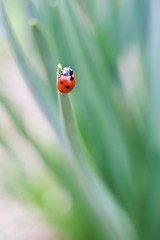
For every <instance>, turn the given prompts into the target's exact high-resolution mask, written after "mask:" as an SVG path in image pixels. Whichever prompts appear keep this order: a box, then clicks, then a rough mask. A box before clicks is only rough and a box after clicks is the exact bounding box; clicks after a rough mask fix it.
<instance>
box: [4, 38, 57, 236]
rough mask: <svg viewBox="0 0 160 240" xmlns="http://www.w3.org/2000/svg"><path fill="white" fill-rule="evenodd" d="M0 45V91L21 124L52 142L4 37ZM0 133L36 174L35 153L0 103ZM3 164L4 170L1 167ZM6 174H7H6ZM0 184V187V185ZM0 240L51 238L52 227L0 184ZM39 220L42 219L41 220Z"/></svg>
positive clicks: (39, 164)
mask: <svg viewBox="0 0 160 240" xmlns="http://www.w3.org/2000/svg"><path fill="white" fill-rule="evenodd" d="M0 41H1V44H0V91H1V92H2V93H3V94H5V95H6V96H7V98H9V99H10V100H11V102H12V104H13V106H14V107H15V110H16V112H17V113H18V114H19V115H20V117H21V118H22V120H23V123H24V125H25V127H26V128H27V129H28V130H29V131H30V132H32V133H33V134H34V136H36V138H37V139H42V141H45V139H46V141H48V142H53V141H55V136H54V132H53V130H52V129H51V128H50V126H49V124H48V122H47V121H46V119H45V118H44V116H43V115H42V114H41V111H40V110H39V108H38V106H37V104H36V102H35V100H34V99H33V97H32V95H31V93H30V91H29V90H28V88H27V86H26V84H25V82H24V80H23V77H22V75H21V73H20V72H19V70H18V67H17V65H16V63H15V60H14V58H13V56H12V54H11V52H10V50H9V47H8V45H7V43H6V41H5V39H4V38H3V39H1V40H0ZM0 129H1V130H0V133H1V134H2V135H4V136H5V138H6V139H7V141H8V142H9V143H10V144H11V146H12V147H13V148H14V147H15V146H18V152H17V154H18V155H19V158H20V159H21V160H22V161H23V164H24V167H25V168H26V169H27V171H28V172H29V174H32V173H33V175H34V174H35V175H37V176H40V175H41V174H43V171H44V168H43V166H42V162H41V159H39V156H38V154H37V153H36V152H35V151H34V149H32V148H31V147H30V146H28V145H27V144H26V142H24V141H23V139H22V137H21V136H20V134H19V133H18V132H17V130H16V128H15V127H14V125H13V123H12V121H11V120H10V119H9V117H8V115H7V114H6V112H5V110H4V109H3V108H2V107H1V106H0ZM6 162H7V156H6V153H5V151H4V149H3V147H0V168H1V172H3V174H4V175H5V174H7V172H5V167H6ZM3 167H4V169H3ZM6 176H7V175H6ZM1 185H2V186H1ZM1 187H2V189H3V190H1V191H0V240H28V239H31V240H32V239H33V240H51V239H55V238H54V236H53V229H51V227H50V226H49V224H47V222H45V221H44V218H42V217H40V215H39V214H38V213H36V210H35V209H34V210H33V209H31V207H29V206H26V205H24V204H23V203H21V202H19V201H18V200H15V199H14V198H12V197H11V196H8V194H7V193H6V192H5V190H4V188H3V183H1V184H0V188H1ZM42 219H43V220H42ZM56 239H57V238H56Z"/></svg>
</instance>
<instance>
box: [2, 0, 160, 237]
mask: <svg viewBox="0 0 160 240" xmlns="http://www.w3.org/2000/svg"><path fill="white" fill-rule="evenodd" d="M4 2H5V1H1V8H2V19H3V21H4V25H5V29H6V33H7V37H8V41H9V43H10V45H11V49H12V50H13V52H14V56H15V58H16V60H17V63H18V65H19V68H20V69H21V71H22V73H23V76H24V79H25V81H26V83H27V85H28V87H29V88H30V90H31V92H32V93H33V95H34V97H35V99H36V100H37V103H38V105H39V107H40V109H41V110H42V112H43V113H44V115H45V117H46V118H47V120H48V121H49V123H50V125H51V127H52V129H53V131H55V132H56V136H57V142H58V143H57V145H58V146H54V144H53V146H52V143H50V144H49V146H48V145H47V144H44V145H43V144H42V143H41V142H40V141H39V140H38V139H36V137H35V136H34V135H33V134H32V133H31V132H29V131H28V130H27V129H26V128H25V127H24V125H23V122H22V120H21V119H20V117H19V115H18V114H17V113H16V111H15V109H14V106H13V105H12V104H11V103H10V101H9V100H8V99H7V98H6V97H4V96H3V95H2V94H1V96H0V100H1V104H2V105H3V107H4V109H5V110H6V112H7V113H8V115H9V116H10V118H11V119H12V121H13V123H14V125H15V126H16V128H17V129H18V131H19V133H20V134H21V136H22V137H23V138H24V139H25V141H27V142H29V143H30V145H31V146H32V147H33V148H34V149H35V151H36V152H37V153H38V154H39V155H40V157H41V158H42V160H43V162H44V167H45V168H46V171H47V173H48V175H49V177H47V176H46V175H45V174H44V179H43V178H42V179H41V180H40V178H38V179H37V181H35V179H34V178H33V179H30V176H28V175H27V174H26V173H25V171H24V169H23V166H22V165H21V161H20V160H19V159H17V156H16V153H15V152H14V150H13V149H11V148H10V147H9V145H8V143H7V141H6V140H5V137H4V136H1V139H0V141H1V145H3V147H5V149H6V151H7V152H8V155H9V157H10V158H11V159H12V158H14V159H16V164H15V167H14V168H15V171H18V173H19V178H20V179H21V181H19V178H18V177H17V178H11V177H10V178H8V180H7V184H8V185H9V186H10V187H11V188H12V189H14V192H16V194H17V196H18V195H23V197H24V198H25V199H27V200H28V199H29V200H30V202H32V203H33V204H35V205H36V206H37V207H39V208H40V209H41V210H42V212H43V213H44V214H45V216H46V218H47V219H49V220H50V221H51V222H52V223H53V225H54V226H57V228H58V230H59V232H60V233H61V235H62V238H64V239H66V237H68V238H69V239H76V240H78V239H79V240H82V239H83V240H85V239H86V240H88V239H93V240H94V239H95V240H106V239H108V240H117V239H118V240H128V239H129V240H131V239H145V240H147V239H148V240H150V239H155V240H156V239H159V238H160V210H159V202H160V190H159V189H160V188H159V181H160V174H159V171H160V133H159V129H160V126H159V125H160V108H159V102H160V100H159V96H160V94H159V89H160V86H159V85H160V81H159V78H160V69H159V62H160V61H159V60H160V59H159V58H160V57H159V56H160V54H159V53H160V33H159V31H158V29H157V28H158V26H157V23H158V22H159V18H160V15H159V12H160V3H159V2H158V1H152V2H151V1H148V0H142V1H137V0H131V1H122V0H119V1H117V0H108V1H106V0H95V1H84V0H67V1H66V0H57V1H54V0H51V1H49V0H47V1H43V0H39V1H34V0H28V1H25V0H24V1H23V4H22V6H21V11H22V12H23V13H24V16H25V21H24V28H25V29H27V31H28V32H29V33H30V37H29V40H30V45H28V46H25V48H26V49H27V51H26V49H25V48H24V46H23V44H24V42H25V39H24V38H23V37H21V38H20V37H17V35H16V34H15V27H13V24H12V19H11V17H10V13H9V11H8V12H7V9H8V6H9V4H6V5H5V4H4ZM7 5H8V6H7ZM22 42H23V44H22ZM26 44H27V42H26ZM30 46H32V48H31V49H30V48H29V47H30ZM33 49H34V52H35V55H36V56H34V59H35V61H36V60H37V62H38V64H37V65H38V66H37V67H35V66H34V63H33V59H32V57H33V53H32V51H33ZM59 62H60V63H62V65H63V66H71V67H72V68H73V69H74V70H75V72H76V74H77V85H76V87H75V89H74V90H73V92H71V93H70V94H68V95H61V94H59V93H58V97H57V92H56V87H55V85H56V68H57V64H58V63H59ZM41 66H42V67H43V72H44V76H41V71H40V68H41ZM43 78H44V79H43ZM59 108H60V110H59ZM73 109H74V111H73ZM61 123H62V124H61ZM17 169H18V170H17ZM55 178H56V181H57V182H58V183H57V184H55V183H54V179H55ZM9 182H10V183H9ZM46 185H47V186H50V187H49V189H51V190H50V191H49V194H48V197H47V198H45V199H44V189H45V188H46ZM55 185H56V186H58V189H60V190H59V191H62V192H63V194H64V195H63V196H62V197H61V201H62V203H61V202H60V203H59V202H58V196H57V194H56V193H54V191H53V192H52V189H54V187H55V188H56V186H55ZM17 186H18V187H17ZM24 186H25V188H24ZM15 189H19V191H16V190H15ZM68 199H69V200H68ZM51 202H52V203H53V204H51ZM68 202H69V203H70V207H69V210H68V211H64V213H63V214H62V215H61V214H60V213H59V212H60V209H61V207H62V205H66V208H67V204H69V203H68ZM61 204H62V205H61Z"/></svg>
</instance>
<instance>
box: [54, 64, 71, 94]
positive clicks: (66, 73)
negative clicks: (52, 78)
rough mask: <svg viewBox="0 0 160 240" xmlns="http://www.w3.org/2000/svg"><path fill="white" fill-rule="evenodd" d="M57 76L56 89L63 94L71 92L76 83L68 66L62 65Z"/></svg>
mask: <svg viewBox="0 0 160 240" xmlns="http://www.w3.org/2000/svg"><path fill="white" fill-rule="evenodd" d="M57 76H58V80H57V90H58V91H59V92H60V93H63V94H66V93H69V92H71V91H72V89H73V88H74V86H75V84H76V74H75V72H73V70H72V69H71V68H70V67H64V68H63V69H62V71H61V72H60V73H58V74H57Z"/></svg>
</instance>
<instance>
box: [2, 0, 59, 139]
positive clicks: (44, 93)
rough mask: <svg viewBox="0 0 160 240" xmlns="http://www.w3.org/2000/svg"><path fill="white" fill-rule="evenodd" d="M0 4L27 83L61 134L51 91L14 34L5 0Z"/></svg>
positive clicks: (10, 39) (7, 31)
mask: <svg viewBox="0 0 160 240" xmlns="http://www.w3.org/2000/svg"><path fill="white" fill-rule="evenodd" d="M0 5H1V8H2V19H3V22H4V25H5V29H6V33H7V36H8V40H9V42H10V45H11V47H12V49H13V51H14V55H15V57H16V60H17V62H18V64H19V66H20V67H21V70H22V72H23V74H24V79H25V80H26V83H27V85H28V86H29V88H30V90H31V91H32V93H33V94H34V97H35V99H36V100H37V103H38V104H39V106H40V108H41V110H42V111H43V112H44V114H45V116H46V118H47V119H48V121H49V122H50V124H51V126H52V127H53V128H54V130H55V131H56V132H57V135H59V136H60V134H61V133H60V128H59V121H58V119H57V115H56V111H55V109H54V102H53V100H52V94H51V91H50V90H49V89H47V86H46V85H45V84H43V81H42V80H41V78H40V76H38V74H37V73H36V72H35V71H34V70H33V68H32V67H31V66H30V65H29V63H28V61H27V59H26V57H25V56H24V53H23V51H22V49H21V48H20V46H19V43H18V41H17V39H16V37H15V35H14V32H13V29H12V27H11V25H10V22H9V19H8V16H7V13H6V10H5V7H4V3H3V1H1V2H0Z"/></svg>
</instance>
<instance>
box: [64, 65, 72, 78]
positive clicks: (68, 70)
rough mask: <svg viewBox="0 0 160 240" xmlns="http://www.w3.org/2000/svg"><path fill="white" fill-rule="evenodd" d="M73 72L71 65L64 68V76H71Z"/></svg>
mask: <svg viewBox="0 0 160 240" xmlns="http://www.w3.org/2000/svg"><path fill="white" fill-rule="evenodd" d="M72 74H73V70H72V69H71V68H70V67H65V68H63V70H62V75H63V76H67V77H70V76H72Z"/></svg>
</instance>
